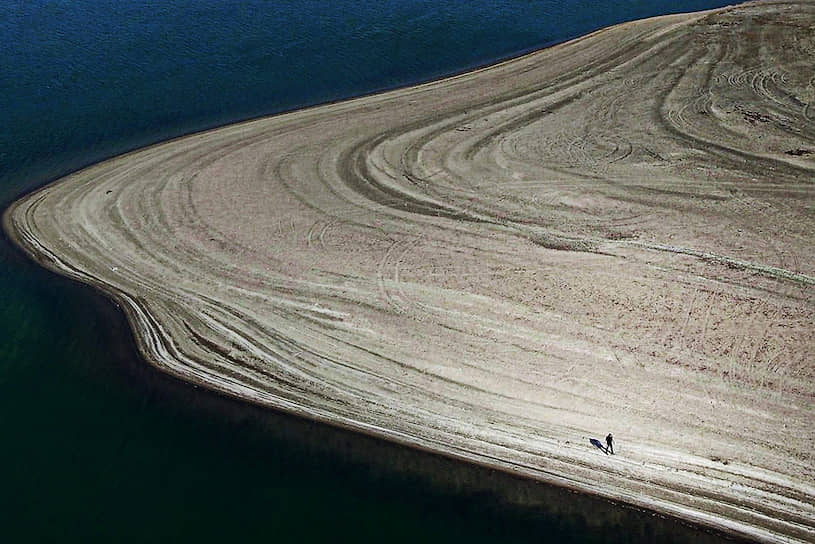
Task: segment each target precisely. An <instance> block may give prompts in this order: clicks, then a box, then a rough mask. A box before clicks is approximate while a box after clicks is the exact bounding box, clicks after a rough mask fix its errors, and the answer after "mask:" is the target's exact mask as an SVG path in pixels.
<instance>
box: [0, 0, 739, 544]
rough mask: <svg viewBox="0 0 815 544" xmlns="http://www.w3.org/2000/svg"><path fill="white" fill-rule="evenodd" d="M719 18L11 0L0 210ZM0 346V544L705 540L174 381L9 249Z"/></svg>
mask: <svg viewBox="0 0 815 544" xmlns="http://www.w3.org/2000/svg"><path fill="white" fill-rule="evenodd" d="M724 3H725V2H717V1H703V0H698V1H697V0H694V1H683V2H669V1H667V0H659V1H631V2H622V1H616V2H606V3H602V5H598V3H596V2H590V1H570V2H565V1H561V2H557V1H551V0H549V1H543V0H541V1H537V2H530V1H528V0H517V1H510V0H505V1H501V2H496V1H487V0H472V1H469V2H460V3H459V2H439V1H438V0H436V1H429V0H428V1H419V0H388V1H379V2H354V1H350V0H332V1H328V0H325V1H314V0H312V1H302V0H299V1H288V0H287V1H277V2H274V3H273V4H272V3H269V2H262V1H260V0H245V1H240V2H238V1H235V0H164V1H162V2H155V3H153V2H151V3H147V2H140V1H135V0H134V1H130V2H120V1H118V0H53V1H45V0H28V1H19V0H5V1H4V2H3V3H2V5H0V206H2V207H3V208H5V207H6V206H7V205H8V204H9V203H10V202H11V201H12V200H13V199H14V198H15V197H17V196H20V195H21V194H23V193H25V192H27V191H30V190H32V189H34V188H36V187H38V186H40V185H42V184H43V183H45V182H47V181H49V180H50V179H53V178H54V177H58V176H60V175H63V174H65V173H68V172H70V171H72V170H74V169H76V168H79V167H81V166H83V165H86V164H89V163H91V162H95V161H98V160H101V159H103V158H105V157H108V156H111V155H114V154H118V153H121V152H124V151H126V150H129V149H133V148H135V147H140V146H143V145H146V144H148V143H152V142H156V141H160V140H162V139H166V138H170V137H173V136H177V135H180V134H184V133H188V132H191V131H195V130H200V129H203V128H207V127H212V126H216V125H220V124H224V123H227V122H231V121H235V120H238V119H243V118H247V117H253V116H257V115H262V114H267V113H273V112H279V111H284V110H289V109H293V108H297V107H302V106H305V105H310V104H315V103H319V102H324V101H328V100H336V99H340V98H343V97H348V96H352V95H358V94H363V93H368V92H373V91H377V90H382V89H386V88H392V87H395V86H400V85H405V84H409V83H413V82H418V81H423V80H428V79H432V78H435V77H439V76H441V75H444V74H449V73H454V72H458V71H462V70H465V69H467V68H471V67H474V66H478V65H481V64H485V63H488V62H492V61H494V60H497V59H500V58H505V57H507V56H510V55H513V54H516V53H519V52H523V51H527V50H530V49H532V48H536V47H540V46H542V45H545V44H548V43H552V42H556V41H562V40H564V39H567V38H569V37H573V36H576V35H579V34H583V33H586V32H588V31H590V30H593V29H596V28H599V27H601V26H606V25H608V24H612V23H616V22H620V21H623V20H629V19H633V18H640V17H644V16H650V15H655V14H659V13H667V12H669V11H674V10H677V9H681V10H683V11H689V10H696V9H704V8H710V7H715V6H718V5H723V4H724ZM0 333H2V342H0V467H2V469H0V474H2V479H0V528H2V529H0V531H1V533H0V534H2V536H3V541H7V542H16V541H56V540H60V541H88V540H95V541H101V540H116V541H120V542H144V541H169V540H185V541H187V540H204V541H214V540H223V539H227V538H228V539H230V540H248V539H255V538H267V539H275V540H289V541H294V540H296V541H298V542H318V541H319V542H325V541H331V542H337V541H339V542H343V541H363V542H372V541H378V540H382V539H385V538H387V539H388V540H389V541H404V542H408V541H414V542H415V541H425V542H426V541H438V542H449V541H451V540H453V541H457V540H463V539H468V540H471V541H473V542H496V541H498V542H513V541H515V542H538V541H544V540H545V541H547V542H567V541H570V542H584V541H596V542H613V541H639V540H642V539H648V540H651V539H653V538H657V537H659V538H660V539H662V540H670V538H669V537H671V538H673V539H674V541H690V540H697V539H700V538H702V537H706V538H707V537H708V535H701V534H698V533H694V532H692V531H691V530H690V529H686V528H684V527H683V526H679V525H676V524H673V523H672V522H663V521H660V520H658V519H656V518H653V517H651V516H650V515H647V514H645V515H643V514H641V513H639V512H636V511H632V510H628V509H624V508H619V507H615V506H613V505H608V504H607V503H604V502H602V501H596V500H593V499H590V498H585V497H576V496H573V495H572V494H569V493H563V492H560V491H558V490H554V489H549V488H546V489H542V488H541V486H534V485H528V484H523V483H520V482H515V481H512V480H511V479H507V478H503V477H501V476H500V475H496V474H494V473H491V472H489V471H483V470H477V469H471V468H465V467H460V466H458V465H455V464H452V463H449V462H446V461H444V460H441V459H437V458H435V457H433V456H427V455H420V454H416V453H412V452H409V451H405V450H402V449H400V448H396V447H392V446H388V445H386V444H382V443H380V442H378V441H375V440H370V439H364V438H360V437H356V436H354V435H350V434H348V433H344V432H341V431H335V430H332V429H329V428H326V427H323V426H320V425H316V424H311V423H308V422H301V421H299V420H295V419H293V418H289V417H285V416H281V415H275V414H271V413H268V412H265V411H262V410H257V409H250V408H246V407H244V406H243V405H242V404H240V403H236V402H234V401H229V400H227V399H222V398H221V397H218V396H217V395H213V394H206V393H204V392H202V391H200V390H197V389H195V388H193V387H191V386H188V385H186V384H182V383H179V382H177V381H175V380H173V379H171V378H168V377H165V376H163V375H161V374H159V373H157V372H155V371H154V370H152V369H151V368H149V367H147V366H145V365H144V364H143V363H141V362H140V361H139V360H138V357H137V355H136V352H135V348H134V344H133V341H132V338H131V336H130V333H129V330H128V329H127V326H126V323H125V322H124V318H123V317H122V315H121V314H120V313H119V312H118V311H117V310H116V309H115V308H114V307H113V305H111V304H110V303H108V302H107V301H105V300H104V299H102V298H101V297H100V296H98V295H96V294H94V293H92V292H91V291H90V290H89V289H87V288H85V287H83V286H80V285H77V284H74V283H72V282H70V281H67V280H65V279H63V278H59V277H57V276H54V275H52V274H50V273H48V272H46V271H44V270H42V269H40V268H38V267H37V266H35V265H33V264H32V263H30V262H29V261H28V260H26V259H25V258H23V257H22V256H21V255H19V253H17V252H16V251H15V250H14V249H13V248H12V247H11V246H10V245H9V243H8V241H7V240H6V239H4V240H3V241H2V243H0ZM518 498H522V499H523V500H520V502H522V503H525V504H526V506H522V505H521V506H519V505H516V504H514V503H515V502H518V501H515V500H507V499H518ZM542 501H543V502H545V503H546V505H543V504H541V502H542ZM599 520H602V523H603V524H604V526H605V528H606V529H605V531H599V530H598V529H597V527H595V526H594V525H593V524H596V523H600V521H599ZM663 533H664V534H663ZM660 535H662V536H660ZM710 538H712V537H710Z"/></svg>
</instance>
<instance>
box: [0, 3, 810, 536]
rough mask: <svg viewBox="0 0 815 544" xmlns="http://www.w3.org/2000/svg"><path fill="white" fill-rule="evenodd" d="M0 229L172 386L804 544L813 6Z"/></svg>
mask: <svg viewBox="0 0 815 544" xmlns="http://www.w3.org/2000/svg"><path fill="white" fill-rule="evenodd" d="M3 224H4V227H5V228H6V229H7V231H8V232H9V233H10V235H11V236H12V237H13V238H14V240H15V241H16V242H17V243H18V244H19V245H20V246H21V247H22V248H24V249H25V250H26V251H27V252H28V253H29V254H30V255H32V257H33V258H35V259H37V260H38V261H39V262H41V263H42V264H43V265H44V266H47V267H49V268H51V269H53V270H56V271H58V272H60V273H62V274H65V275H67V276H70V277H73V278H76V279H78V280H80V281H82V282H86V283H89V284H91V285H94V286H96V287H98V288H99V289H101V290H104V291H105V292H107V293H109V294H110V295H111V296H112V297H113V298H115V299H116V300H117V301H118V303H120V304H121V305H122V307H123V308H124V309H125V310H126V311H127V313H128V316H129V318H130V322H131V324H132V326H133V328H134V331H135V333H136V336H137V339H138V342H139V344H140V349H141V351H142V354H143V355H144V357H145V359H146V360H147V361H149V362H150V363H151V364H154V365H156V366H158V367H159V368H162V369H164V370H166V371H167V372H170V373H172V374H175V375H177V376H180V377H182V378H184V379H186V380H189V381H192V382H195V383H198V384H201V385H205V386H207V387H211V388H214V389H217V390H219V391H222V392H225V393H228V394H230V395H234V396H237V397H240V398H243V399H246V400H248V401H251V402H256V403H260V404H263V405H266V406H270V407H274V408H276V409H280V410H285V411H287V412H291V413H294V414H298V415H302V416H305V417H309V418H314V419H317V420H320V421H324V422H328V423H331V424H334V425H340V426H343V427H348V428H351V429H355V430H358V431H360V432H364V433H368V434H372V435H375V436H379V437H383V438H386V439H388V440H393V441H396V442H399V443H403V444H406V445H410V446H414V447H419V448H423V449H427V450H430V451H435V452H439V453H443V454H445V455H448V456H451V457H454V458H458V459H462V460H466V461H468V462H474V463H479V464H482V465H486V466H490V467H495V468H497V469H501V470H506V471H511V472H513V473H517V474H520V475H523V476H526V477H529V478H533V479H538V480H541V481H545V482H549V483H553V484H557V485H561V486H567V487H570V488H572V489H576V490H580V491H584V492H588V493H594V494H597V495H600V496H603V497H607V498H609V499H613V500H618V501H623V502H626V503H630V504H634V505H637V506H640V507H644V508H649V509H653V510H656V511H658V512H661V513H665V514H668V515H672V516H677V517H680V518H683V519H686V520H689V521H691V522H694V523H698V524H702V525H705V526H708V527H712V528H715V529H718V530H722V531H727V532H730V533H733V534H735V535H739V536H742V537H747V538H751V539H755V540H759V541H767V542H812V541H814V540H815V455H813V444H815V355H814V354H813V353H814V352H815V251H813V249H812V248H813V246H815V2H810V1H794V2H773V1H768V2H760V3H748V4H744V5H741V6H736V7H731V8H725V9H722V10H715V11H711V12H705V13H695V14H682V15H671V16H664V17H658V18H654V19H647V20H643V21H636V22H632V23H626V24H623V25H619V26H615V27H611V28H607V29H604V30H601V31H598V32H595V33H593V34H591V35H589V36H585V37H582V38H579V39H576V40H573V41H570V42H567V43H564V44H561V45H557V46H555V47H551V48H547V49H544V50H541V51H538V52H535V53H532V54H529V55H526V56H523V57H520V58H517V59H513V60H510V61H506V62H503V63H500V64H497V65H494V66H490V67H486V68H483V69H480V70H476V71H473V72H469V73H466V74H462V75H458V76H455V77H451V78H447V79H443V80H439V81H434V82H431V83H427V84H423V85H419V86H415V87H410V88H405V89H399V90H395V91H390V92H387V93H382V94H377V95H372V96H366V97H362V98H357V99H353V100H349V101H345V102H339V103H334V104H328V105H324V106H319V107H314V108H309V109H305V110H300V111H295V112H291V113H286V114H283V115H277V116H273V117H267V118H262V119H257V120H253V121H248V122H244V123H239V124H235V125H230V126H225V127H222V128H218V129H215V130H211V131H207V132H203V133H198V134H194V135H190V136H186V137H183V138H179V139H176V140H172V141H169V142H165V143H162V144H159V145H155V146H152V147H149V148H145V149H142V150H138V151H135V152H132V153H129V154H126V155H123V156H120V157H116V158H113V159H110V160H108V161H105V162H102V163H99V164H97V165H94V166H91V167H89V168H86V169H84V170H81V171H79V172H76V173H74V174H72V175H70V176H68V177H66V178H63V179H61V180H58V181H56V182H54V183H52V184H50V185H48V186H46V187H44V188H42V189H40V190H38V191H36V192H34V193H32V194H30V195H27V196H26V197H24V198H22V199H21V200H19V201H18V202H16V203H15V204H13V205H12V206H11V207H10V208H9V209H8V210H7V211H6V213H5V214H4V216H3ZM609 432H612V433H614V436H615V438H616V443H615V455H606V454H604V453H603V452H601V451H600V450H598V449H596V448H594V447H592V446H591V445H590V444H589V441H588V440H589V438H597V439H600V440H603V439H604V437H605V435H606V434H607V433H609Z"/></svg>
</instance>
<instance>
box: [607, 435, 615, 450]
mask: <svg viewBox="0 0 815 544" xmlns="http://www.w3.org/2000/svg"><path fill="white" fill-rule="evenodd" d="M609 451H610V452H611V455H614V437H613V436H611V433H608V436H607V437H606V452H609Z"/></svg>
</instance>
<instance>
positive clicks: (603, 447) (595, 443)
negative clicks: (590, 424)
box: [589, 438, 608, 455]
mask: <svg viewBox="0 0 815 544" xmlns="http://www.w3.org/2000/svg"><path fill="white" fill-rule="evenodd" d="M589 442H591V443H592V445H593V446H596V447H597V449H599V450H600V451H602V452H603V453H605V454H606V455H608V452H607V451H606V447H605V446H603V443H602V442H600V441H599V440H597V439H596V438H589Z"/></svg>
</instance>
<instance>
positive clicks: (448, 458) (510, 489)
mask: <svg viewBox="0 0 815 544" xmlns="http://www.w3.org/2000/svg"><path fill="white" fill-rule="evenodd" d="M2 234H3V236H5V237H8V239H7V241H9V242H12V241H13V243H11V244H10V245H11V247H13V248H14V249H15V250H16V252H18V254H19V256H20V257H21V258H25V259H30V260H31V261H33V262H34V263H36V264H37V265H39V266H41V267H43V268H44V269H46V270H48V271H49V272H51V273H54V274H57V275H59V276H61V277H64V278H68V279H70V280H72V281H77V282H78V283H80V284H82V285H83V286H86V287H88V288H90V289H92V290H93V291H94V292H95V293H96V294H98V295H100V296H101V297H102V298H103V299H105V303H106V304H111V305H112V308H111V311H113V312H116V313H118V312H121V315H122V317H123V318H124V321H125V322H126V324H127V328H128V332H129V334H128V336H129V338H130V340H131V341H132V342H133V344H134V346H135V347H136V350H137V352H138V358H139V362H140V363H142V364H144V363H146V364H147V365H148V366H149V367H150V368H151V369H153V370H155V371H157V372H159V373H160V374H161V375H162V376H166V377H169V378H170V379H172V380H174V381H176V382H177V384H178V385H180V386H194V387H196V388H198V387H201V388H203V389H202V390H199V391H198V392H196V395H200V394H202V393H203V394H207V395H214V396H215V397H214V398H215V399H221V400H226V401H230V402H235V403H238V405H237V406H236V408H237V409H238V410H241V409H242V408H250V409H258V410H262V411H263V413H261V414H259V415H256V416H251V417H253V418H258V419H259V420H260V421H262V422H263V423H262V424H264V425H265V416H266V415H267V414H271V415H272V416H273V417H275V416H277V417H279V416H282V417H286V418H294V419H295V420H298V421H302V422H310V423H313V424H316V425H320V426H323V427H325V428H327V429H329V430H331V431H336V432H347V433H352V434H353V435H354V436H356V437H363V438H365V439H366V440H373V441H375V443H376V444H378V447H379V448H385V449H388V450H389V454H391V455H392V454H394V452H398V451H399V450H391V449H390V448H401V449H402V450H401V451H403V452H404V453H403V454H400V455H404V456H405V458H404V459H403V458H402V457H401V456H400V460H399V464H400V465H401V464H402V463H406V464H407V465H408V468H406V469H402V468H397V466H396V465H394V466H391V462H392V461H388V462H383V461H381V460H380V458H379V457H378V455H379V454H381V453H382V452H378V453H377V454H376V456H373V457H370V458H369V457H368V456H369V455H370V454H369V453H364V454H363V453H360V452H359V451H357V450H360V449H361V450H367V448H368V446H364V445H363V446H361V448H358V447H356V446H354V447H351V448H350V453H349V452H343V455H344V456H350V458H351V459H352V460H353V461H354V462H358V459H363V460H364V462H366V463H382V464H383V466H384V470H385V471H396V472H399V473H403V474H407V475H411V476H419V477H421V478H423V479H425V480H426V481H427V483H428V484H429V485H431V486H433V488H434V489H440V490H441V491H442V492H446V491H447V490H448V489H457V488H458V487H460V486H462V485H464V486H465V487H466V488H467V489H468V492H469V493H473V492H476V493H480V492H486V493H488V494H490V496H493V497H495V498H496V499H498V500H499V501H501V504H508V505H510V506H517V507H521V508H524V509H529V508H533V507H534V508H541V509H543V510H544V511H546V512H547V514H548V510H547V509H548V508H552V506H553V505H560V504H561V503H560V502H554V503H552V502H548V501H549V500H550V499H552V497H549V495H550V494H551V491H549V492H547V490H553V491H554V492H555V493H557V492H558V491H560V492H566V493H570V494H578V495H580V496H581V497H584V498H585V499H586V500H589V501H601V503H602V504H605V505H607V507H608V508H610V509H612V510H614V511H616V510H618V509H622V510H624V511H630V512H634V513H638V514H643V515H648V516H649V517H657V518H659V519H660V520H662V521H667V522H671V523H675V524H678V525H679V526H681V527H684V528H687V529H689V530H691V531H695V532H698V533H699V534H700V535H704V536H710V537H712V538H714V539H718V538H723V539H725V540H727V541H728V542H734V543H739V542H744V543H747V542H753V541H754V540H753V539H752V538H750V537H749V535H745V534H743V533H741V532H737V531H732V530H730V529H727V528H725V527H722V526H718V525H711V524H708V523H702V522H699V521H695V520H694V519H691V518H685V517H682V516H677V515H675V514H673V513H670V511H668V510H660V509H658V508H652V507H651V506H650V505H643V504H636V503H633V502H627V501H624V500H620V499H618V498H615V497H611V496H605V495H602V494H598V493H596V492H594V491H589V490H586V489H583V488H581V487H577V486H573V485H570V484H569V483H568V482H566V483H563V482H559V481H550V480H547V479H543V478H540V477H539V475H538V474H532V473H530V474H523V473H519V472H518V471H516V470H513V469H512V467H508V466H499V465H495V464H491V463H489V462H488V461H484V460H480V459H476V458H471V457H466V456H461V455H457V454H455V453H452V452H444V451H441V450H439V449H434V448H432V447H429V446H426V445H423V444H421V443H413V442H406V441H402V440H400V439H399V438H398V437H396V438H395V437H390V436H388V435H387V434H383V433H377V432H375V431H371V430H369V429H364V428H357V427H354V426H352V425H343V424H337V423H336V422H334V421H332V420H330V419H328V418H320V417H316V416H313V415H310V414H306V413H300V412H297V411H293V410H289V409H286V408H283V407H278V406H273V405H270V404H267V403H265V402H262V401H258V400H254V399H250V398H247V397H245V396H241V395H238V394H235V393H234V392H233V391H232V390H230V389H227V388H221V387H217V386H213V385H212V384H210V383H208V382H205V381H203V380H200V379H197V378H195V377H192V376H189V375H187V374H184V373H182V372H178V371H176V370H174V369H171V368H168V367H165V366H162V365H159V364H156V363H155V362H154V360H153V359H151V358H148V357H146V356H145V355H144V353H145V352H144V349H143V347H142V342H140V340H141V337H140V336H139V335H138V334H136V330H137V329H136V328H135V326H134V324H135V322H134V321H133V319H134V317H133V316H134V315H136V314H134V313H133V312H131V311H130V306H129V305H128V304H127V303H126V302H125V300H126V299H125V298H122V297H121V296H120V295H119V294H117V293H114V292H112V291H109V290H108V289H106V286H104V285H102V284H95V283H91V282H88V281H84V280H81V279H78V278H77V277H74V276H73V275H69V274H66V273H65V270H63V269H59V268H54V267H53V266H52V264H51V263H52V261H50V260H48V259H41V258H40V257H39V256H38V255H37V254H34V253H31V252H29V251H28V250H27V249H25V247H26V246H24V245H23V244H21V243H19V242H18V241H16V240H15V239H14V238H12V237H11V236H10V233H9V231H8V230H6V229H5V228H3V229H2ZM114 307H115V308H114ZM334 440H338V441H339V442H340V443H339V444H337V447H339V448H342V447H344V448H349V446H348V444H347V443H344V442H343V441H342V439H334ZM312 447H314V446H312ZM412 454H418V455H423V456H430V459H433V460H435V461H433V462H432V463H430V466H428V463H427V459H425V460H423V461H421V462H418V461H417V460H414V459H412V457H411V455H412ZM446 463H453V465H450V466H447V467H446V468H439V467H436V466H435V464H441V465H446ZM451 469H453V470H455V469H458V470H461V471H463V474H464V478H465V480H464V482H465V483H463V484H462V481H461V480H460V478H462V475H461V474H458V473H455V472H454V473H453V474H454V475H453V476H451V473H450V472H449V471H450V470H451ZM377 470H383V468H381V467H377ZM473 470H475V471H476V472H477V471H487V472H486V473H480V474H479V473H476V474H475V475H470V471H473ZM496 472H497V474H499V475H500V476H495V474H496ZM485 476H489V483H486V482H485V481H484V480H483V478H484V477H485ZM469 477H473V478H477V479H474V480H473V481H468V480H466V478H469ZM513 483H514V485H513ZM535 484H541V485H543V486H545V487H546V488H545V489H543V490H541V489H540V488H539V487H535ZM517 485H532V486H533V487H532V489H523V491H520V492H519V491H518V489H517V488H516V486H517ZM554 500H557V499H554ZM592 504H593V503H592ZM533 505H534V506H533ZM594 506H596V505H594ZM592 512H594V510H592ZM606 515H608V514H606ZM603 519H604V518H603V516H600V517H599V520H600V521H598V520H597V519H593V520H589V522H590V523H592V524H599V525H598V529H600V528H602V527H603V525H602V524H601V522H602V520H603Z"/></svg>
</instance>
